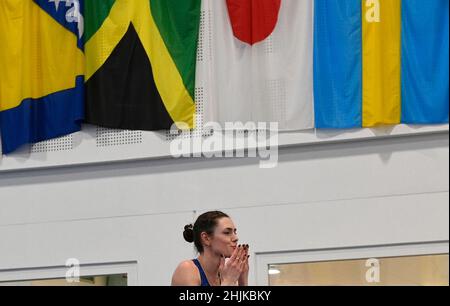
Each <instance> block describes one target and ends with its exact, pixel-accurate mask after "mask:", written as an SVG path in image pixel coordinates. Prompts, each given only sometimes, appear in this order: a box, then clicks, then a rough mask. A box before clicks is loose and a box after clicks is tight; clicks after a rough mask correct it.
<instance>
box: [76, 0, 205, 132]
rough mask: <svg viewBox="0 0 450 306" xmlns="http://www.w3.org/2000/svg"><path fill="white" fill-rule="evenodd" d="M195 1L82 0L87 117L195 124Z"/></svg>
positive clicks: (162, 125)
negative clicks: (83, 2) (83, 4)
mask: <svg viewBox="0 0 450 306" xmlns="http://www.w3.org/2000/svg"><path fill="white" fill-rule="evenodd" d="M200 7H201V0H183V1H179V0H86V1H85V7H84V12H85V55H86V107H85V108H86V122H88V123H91V124H95V125H100V126H104V127H109V128H120V129H131V130H150V131H152V130H162V129H169V128H171V126H172V125H173V123H177V124H178V123H184V124H187V125H188V126H189V127H190V128H194V114H195V102H194V90H195V89H194V88H195V69H196V52H197V41H198V34H199V24H200V22H199V21H200Z"/></svg>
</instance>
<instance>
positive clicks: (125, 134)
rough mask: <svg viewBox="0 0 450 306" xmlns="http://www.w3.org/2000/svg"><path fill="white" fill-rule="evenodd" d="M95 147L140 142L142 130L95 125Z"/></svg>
mask: <svg viewBox="0 0 450 306" xmlns="http://www.w3.org/2000/svg"><path fill="white" fill-rule="evenodd" d="M96 143H97V147H110V146H122V145H131V144H140V143H142V131H127V130H117V129H107V128H102V127H97V134H96Z"/></svg>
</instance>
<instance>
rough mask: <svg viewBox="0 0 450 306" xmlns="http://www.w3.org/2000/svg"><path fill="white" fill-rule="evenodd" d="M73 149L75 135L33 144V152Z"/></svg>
mask: <svg viewBox="0 0 450 306" xmlns="http://www.w3.org/2000/svg"><path fill="white" fill-rule="evenodd" d="M72 149H73V135H67V136H64V137H60V138H56V139H50V140H47V141H43V142H39V143H37V144H34V145H32V146H31V153H42V152H59V151H69V150H72Z"/></svg>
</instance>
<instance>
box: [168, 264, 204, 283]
mask: <svg viewBox="0 0 450 306" xmlns="http://www.w3.org/2000/svg"><path fill="white" fill-rule="evenodd" d="M200 284H201V279H200V275H199V273H198V269H197V267H196V265H195V264H194V262H193V261H192V260H185V261H182V262H181V263H180V264H179V265H178V266H177V268H176V270H175V272H174V273H173V277H172V286H199V285H200Z"/></svg>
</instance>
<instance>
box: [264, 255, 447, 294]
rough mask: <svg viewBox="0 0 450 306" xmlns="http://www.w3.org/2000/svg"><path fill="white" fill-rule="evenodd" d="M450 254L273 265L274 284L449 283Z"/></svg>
mask: <svg viewBox="0 0 450 306" xmlns="http://www.w3.org/2000/svg"><path fill="white" fill-rule="evenodd" d="M448 263H449V257H448V254H445V255H430V256H409V257H389V258H372V259H358V260H342V261H328V262H325V261H323V262H308V263H292V264H280V265H277V264H273V265H269V284H270V285H271V286H298V285H304V286H315V285H318V286H339V285H355V286H396V285H407V286H408V285H409V286H448V285H449V264H448Z"/></svg>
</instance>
